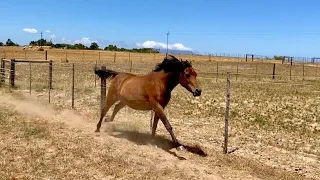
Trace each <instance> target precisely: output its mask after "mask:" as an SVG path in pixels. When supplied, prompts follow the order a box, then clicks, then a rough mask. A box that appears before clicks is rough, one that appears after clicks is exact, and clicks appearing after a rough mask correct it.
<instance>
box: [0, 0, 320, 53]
mask: <svg viewBox="0 0 320 180" xmlns="http://www.w3.org/2000/svg"><path fill="white" fill-rule="evenodd" d="M196 2H197V3H196ZM319 7H320V1H316V0H299V1H298V0H268V1H267V0H265V1H258V0H241V1H240V0H198V1H191V0H161V1H155V0H149V1H147V0H131V1H129V0H113V1H109V0H104V1H102V0H101V1H100V0H96V1H87V0H63V1H62V0H59V1H58V0H52V1H43V0H41V1H40V0H29V1H22V0H1V1H0V17H1V18H0V24H1V28H0V41H2V42H5V41H6V40H7V39H8V38H11V39H12V40H13V41H14V42H17V43H19V44H21V45H25V44H28V43H29V42H30V41H31V40H37V39H39V38H40V34H39V32H40V31H43V32H44V38H46V39H50V37H51V38H53V41H54V42H56V43H57V42H68V43H72V44H73V43H75V42H82V43H85V44H86V45H88V44H89V43H90V42H92V41H97V42H98V44H99V45H100V47H105V46H106V45H108V44H116V45H118V46H121V47H127V48H130V47H140V46H142V45H144V46H148V45H149V46H150V45H152V46H155V47H160V46H164V45H165V46H166V33H167V31H169V32H170V35H169V44H170V48H176V49H179V48H180V49H192V50H194V51H198V52H203V53H230V54H245V53H253V54H260V55H291V56H304V57H312V56H320V51H319V48H318V47H319V45H320V24H319V22H320V11H318V9H319ZM25 28H30V29H25ZM23 29H25V30H26V31H29V33H28V32H25V31H24V30H23ZM33 29H35V30H37V33H30V31H31V32H32V31H34V30H33ZM47 30H49V31H50V33H46V32H45V31H47ZM138 45H140V46H138Z"/></svg>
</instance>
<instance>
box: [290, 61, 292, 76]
mask: <svg viewBox="0 0 320 180" xmlns="http://www.w3.org/2000/svg"><path fill="white" fill-rule="evenodd" d="M291 69H292V64H291V65H290V80H291V73H292V70H291Z"/></svg>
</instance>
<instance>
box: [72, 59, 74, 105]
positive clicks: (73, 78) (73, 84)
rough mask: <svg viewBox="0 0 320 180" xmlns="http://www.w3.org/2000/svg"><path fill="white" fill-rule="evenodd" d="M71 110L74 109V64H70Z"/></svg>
mask: <svg viewBox="0 0 320 180" xmlns="http://www.w3.org/2000/svg"><path fill="white" fill-rule="evenodd" d="M72 109H74V63H72Z"/></svg>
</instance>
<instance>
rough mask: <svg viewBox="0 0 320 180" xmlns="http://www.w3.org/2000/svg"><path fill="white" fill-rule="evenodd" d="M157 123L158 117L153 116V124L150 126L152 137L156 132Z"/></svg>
mask: <svg viewBox="0 0 320 180" xmlns="http://www.w3.org/2000/svg"><path fill="white" fill-rule="evenodd" d="M158 122H159V116H158V115H156V114H155V115H154V120H153V124H152V136H155V135H156V130H157V127H158Z"/></svg>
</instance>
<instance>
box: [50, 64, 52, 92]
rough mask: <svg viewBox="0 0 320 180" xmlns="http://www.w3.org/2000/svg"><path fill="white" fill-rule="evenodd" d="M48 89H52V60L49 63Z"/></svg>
mask: <svg viewBox="0 0 320 180" xmlns="http://www.w3.org/2000/svg"><path fill="white" fill-rule="evenodd" d="M49 89H52V60H50V62H49Z"/></svg>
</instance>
